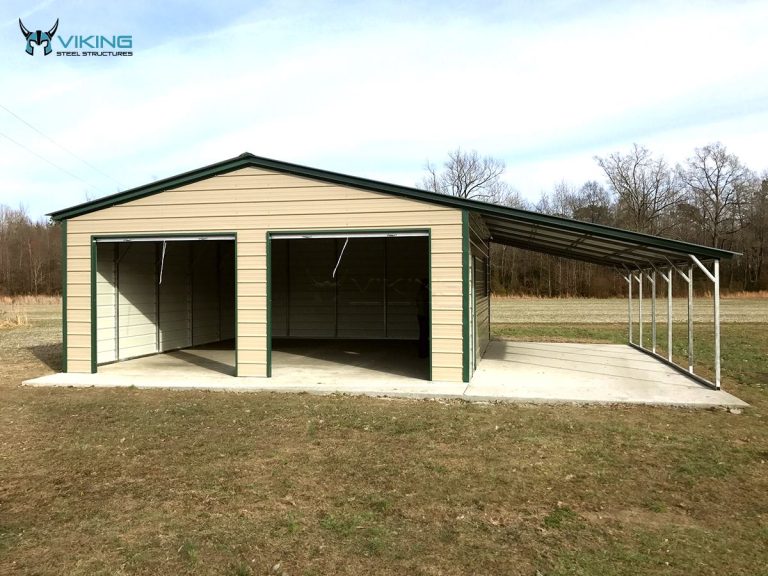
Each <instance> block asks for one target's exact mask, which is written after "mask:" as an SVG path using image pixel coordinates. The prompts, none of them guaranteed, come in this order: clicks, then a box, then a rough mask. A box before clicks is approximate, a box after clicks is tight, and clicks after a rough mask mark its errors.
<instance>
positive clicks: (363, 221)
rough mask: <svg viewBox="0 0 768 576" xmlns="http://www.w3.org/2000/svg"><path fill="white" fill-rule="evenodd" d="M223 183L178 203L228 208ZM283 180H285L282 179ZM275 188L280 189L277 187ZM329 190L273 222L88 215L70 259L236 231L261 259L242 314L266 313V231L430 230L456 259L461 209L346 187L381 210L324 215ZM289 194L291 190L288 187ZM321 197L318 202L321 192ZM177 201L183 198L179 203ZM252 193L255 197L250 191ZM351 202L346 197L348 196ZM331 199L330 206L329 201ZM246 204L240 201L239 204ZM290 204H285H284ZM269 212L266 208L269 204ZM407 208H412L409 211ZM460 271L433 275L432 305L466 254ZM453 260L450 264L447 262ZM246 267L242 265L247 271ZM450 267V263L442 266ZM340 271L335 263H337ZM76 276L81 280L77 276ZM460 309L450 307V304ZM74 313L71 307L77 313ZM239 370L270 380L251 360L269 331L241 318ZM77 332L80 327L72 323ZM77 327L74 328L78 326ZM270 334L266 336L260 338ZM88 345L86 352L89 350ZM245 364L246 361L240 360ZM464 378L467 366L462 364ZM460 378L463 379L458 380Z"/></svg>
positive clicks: (77, 296) (110, 212) (246, 287)
mask: <svg viewBox="0 0 768 576" xmlns="http://www.w3.org/2000/svg"><path fill="white" fill-rule="evenodd" d="M217 178H233V177H232V176H228V175H225V176H217V177H214V178H210V179H208V180H205V181H200V182H196V183H194V184H192V185H190V187H191V188H194V190H193V189H189V190H186V191H179V192H178V193H177V192H174V197H173V200H174V202H176V201H178V202H179V203H180V204H181V205H186V204H195V203H197V202H196V197H195V195H199V194H210V195H211V197H210V198H209V199H213V200H216V199H218V200H219V201H223V200H226V199H227V195H226V194H220V193H219V192H220V190H222V189H228V186H229V185H228V184H225V183H221V182H220V183H214V182H213V181H214V180H216V179H217ZM278 178H283V176H278ZM270 186H271V187H275V186H274V185H270ZM323 188H331V187H323V186H320V187H317V189H313V190H304V191H301V190H300V191H299V194H298V195H297V196H296V197H295V199H291V200H287V199H284V200H285V202H282V201H281V202H280V207H281V210H282V208H284V207H287V206H288V204H291V203H293V204H294V205H295V207H296V209H295V210H290V214H288V213H286V214H285V215H277V216H270V215H268V214H266V215H264V216H263V217H262V216H254V217H244V216H242V215H239V214H238V208H239V204H238V205H234V204H233V205H230V206H231V207H232V214H231V215H229V216H221V217H211V216H208V215H206V214H204V213H203V214H200V216H199V217H194V218H193V217H175V216H174V214H173V213H172V212H167V213H164V214H163V217H162V218H158V219H153V218H152V216H153V210H154V209H153V207H152V206H149V205H147V206H146V211H144V212H142V211H139V212H137V215H136V217H135V218H133V219H126V220H122V219H111V218H113V216H114V213H115V212H116V208H118V207H111V208H104V209H102V210H100V211H98V212H94V213H92V214H89V215H86V216H92V217H93V218H92V219H85V218H84V217H83V216H79V217H74V218H72V219H71V220H70V221H69V228H70V230H69V232H70V233H69V234H68V241H69V242H68V244H69V248H68V251H69V255H70V257H71V256H73V255H75V254H77V255H79V256H81V257H82V256H85V257H88V254H89V252H88V250H89V241H90V235H91V234H105V233H106V234H131V233H172V232H176V233H210V232H233V231H234V232H237V234H238V254H239V256H238V258H240V254H242V257H243V258H247V257H248V256H257V257H260V258H257V259H256V260H252V261H251V262H248V261H247V260H244V259H243V260H242V267H240V268H238V288H237V289H238V298H239V301H238V305H239V306H240V310H241V312H243V311H244V310H243V307H244V306H246V303H247V306H248V307H250V308H253V309H261V310H266V273H265V269H264V268H261V266H262V264H261V263H262V261H263V258H264V255H265V253H266V244H265V238H266V231H267V230H275V231H283V230H296V229H308V230H309V229H311V230H327V229H344V228H354V229H356V230H359V229H363V228H376V229H381V228H393V229H394V228H396V229H401V228H408V227H414V228H419V229H424V228H429V229H430V230H431V236H432V244H433V250H432V255H433V256H435V255H437V254H441V255H442V254H446V253H449V254H450V253H451V249H452V247H453V246H455V245H456V243H457V242H458V244H459V246H460V243H461V216H460V212H459V211H458V210H455V209H452V208H445V207H441V206H436V205H429V204H426V203H423V202H419V201H415V200H410V199H404V198H397V197H390V196H387V195H382V194H379V193H374V192H367V191H361V190H356V189H352V188H345V187H341V186H338V187H336V188H337V190H335V191H333V192H332V194H333V193H337V194H342V195H346V194H350V195H351V196H354V197H359V198H367V199H376V200H377V201H376V202H375V203H368V202H367V203H366V204H369V205H370V206H371V207H372V208H373V209H374V211H373V212H371V213H370V214H365V215H356V214H351V215H350V214H345V213H343V212H342V213H338V214H324V213H317V211H313V210H312V208H313V207H312V206H308V205H307V204H310V205H311V204H314V203H318V204H319V203H322V202H323V201H324V200H322V199H321V198H322V193H323V190H322V189H323ZM286 189H290V186H288V187H286V188H283V189H282V190H283V191H285V190H286ZM241 190H242V191H247V188H242V189H241ZM294 191H295V190H290V192H289V194H293V192H294ZM315 192H317V193H318V195H315V194H314V193H315ZM261 193H263V195H264V196H263V197H264V198H269V197H270V196H271V197H272V198H274V194H273V193H271V192H270V190H269V188H267V189H265V190H262V191H260V192H259V194H261ZM165 194H168V193H167V192H163V193H160V194H157V195H155V196H153V197H149V198H155V199H157V200H159V201H161V202H162V201H163V199H162V196H163V195H165ZM176 194H178V196H176ZM185 194H186V195H187V198H186V199H185V198H182V196H183V195H185ZM248 194H250V192H248ZM345 197H347V196H345ZM329 198H330V197H328V198H327V199H329ZM233 199H234V200H237V201H239V199H238V198H237V197H235V198H233ZM144 200H146V199H139V200H134V201H131V202H128V203H127V204H126V206H128V205H134V206H139V205H142V202H143V201H144ZM281 200H283V199H281ZM261 206H262V207H263V206H264V204H263V203H262V204H261ZM405 206H407V208H408V209H405V208H404V207H405ZM294 212H295V213H299V212H312V214H311V215H309V214H308V215H307V216H302V217H299V218H293V217H292V216H291V214H293V213H294ZM455 258H456V261H457V266H454V267H449V268H440V267H438V268H435V269H434V270H433V275H432V283H433V284H432V286H433V287H432V290H433V296H432V298H433V305H435V306H436V307H440V306H441V302H440V300H441V298H445V297H453V296H455V289H456V287H457V286H459V285H460V279H461V256H460V252H459V253H458V255H455ZM442 259H443V256H440V257H438V261H439V260H442ZM448 260H450V257H449V258H448ZM240 263H241V262H240V260H239V261H238V265H240ZM443 263H446V262H443ZM334 264H335V262H334ZM80 274H84V276H85V277H84V279H81V281H80V283H79V284H78V282H77V276H75V277H74V278H73V279H70V282H68V290H69V292H70V296H69V297H68V302H69V303H70V304H72V303H74V302H80V304H79V305H80V306H84V307H83V310H87V309H89V304H88V303H87V299H86V300H82V297H87V296H88V295H89V290H88V286H89V282H88V275H87V273H86V272H85V271H83V272H82V273H80ZM73 275H74V274H73ZM452 304H453V303H452V302H451V305H452ZM70 308H71V306H70ZM444 320H445V321H446V322H458V325H459V326H460V322H461V318H460V314H459V315H458V317H456V316H453V317H450V318H445V319H444ZM238 321H239V324H238V342H239V346H238V348H239V349H238V363H241V362H242V363H243V366H245V367H244V368H243V370H241V371H239V372H238V373H239V374H241V375H244V376H246V375H258V376H264V375H265V374H266V358H265V360H264V362H265V364H264V365H263V366H262V365H259V366H260V368H258V369H257V368H254V366H256V365H254V364H250V363H249V361H248V354H249V351H250V350H249V349H250V347H255V348H258V349H260V350H264V351H266V348H267V343H266V330H265V325H264V324H263V323H261V324H258V325H256V324H249V323H244V322H243V321H242V319H240V318H239V319H238ZM70 326H73V325H72V324H71V323H70ZM80 326H81V327H80V328H79V329H83V328H84V329H88V328H89V324H88V323H80ZM73 327H74V326H73ZM446 328H448V326H437V327H435V328H434V330H435V331H436V333H437V334H439V333H440V332H441V331H443V330H444V329H446ZM261 332H264V335H259V333H261ZM457 345H458V346H459V350H460V345H461V344H460V338H459V340H458V341H457ZM87 347H88V346H87V344H86V348H87ZM241 358H242V360H241ZM458 368H459V371H460V368H461V366H460V363H459V365H458ZM458 379H460V378H458Z"/></svg>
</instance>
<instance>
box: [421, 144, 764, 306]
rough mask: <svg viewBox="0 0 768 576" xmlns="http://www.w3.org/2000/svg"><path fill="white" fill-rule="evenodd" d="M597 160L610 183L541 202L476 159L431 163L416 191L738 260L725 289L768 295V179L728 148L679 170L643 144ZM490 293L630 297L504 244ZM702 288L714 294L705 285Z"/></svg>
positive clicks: (730, 266)
mask: <svg viewBox="0 0 768 576" xmlns="http://www.w3.org/2000/svg"><path fill="white" fill-rule="evenodd" d="M595 162H596V163H597V164H598V166H600V168H601V169H602V171H603V173H604V174H605V181H604V182H596V181H589V182H585V183H583V184H582V185H580V186H574V185H572V184H570V183H568V182H561V183H559V184H557V185H556V186H554V188H553V189H552V190H551V191H549V192H544V193H542V194H541V197H540V198H539V199H538V201H536V202H528V201H526V200H524V199H523V198H522V197H521V196H520V194H519V193H518V192H517V191H516V190H514V189H513V188H512V187H511V186H510V185H509V184H507V183H506V182H504V181H503V180H502V179H501V177H502V175H503V173H504V163H503V162H502V161H501V160H498V159H495V158H492V157H481V156H480V155H479V154H478V153H477V152H474V151H471V152H466V151H462V150H455V151H452V152H450V153H449V154H448V159H447V160H446V161H445V163H444V165H443V166H442V167H441V168H439V169H438V168H437V167H435V166H433V165H431V164H427V166H426V173H427V174H426V176H425V177H424V179H423V180H422V181H421V182H420V183H419V186H420V187H421V188H423V189H427V190H432V191H435V192H440V193H443V194H450V195H454V196H459V197H462V198H473V199H477V200H483V201H489V202H493V203H497V204H501V205H506V206H511V207H515V208H523V209H528V210H535V211H537V212H543V213H545V214H550V215H554V216H562V217H565V218H573V219H576V220H582V221H586V222H591V223H596V224H605V225H608V226H615V227H619V228H626V229H629V230H635V231H638V232H644V233H648V234H657V235H661V236H666V237H669V238H674V239H677V240H683V241H687V242H693V243H696V244H704V245H708V246H714V247H717V248H722V249H726V250H732V251H734V252H740V253H742V256H741V257H737V258H735V259H733V260H731V261H724V262H723V263H722V265H721V285H722V288H723V290H724V291H757V290H765V289H766V288H768V266H766V262H765V260H766V256H768V172H764V173H763V174H762V175H760V176H759V175H758V174H757V173H755V172H754V171H753V170H751V169H750V168H749V167H747V166H745V165H744V164H743V163H742V162H741V160H740V159H739V158H738V157H737V156H736V155H735V154H732V153H730V152H729V151H728V150H727V148H726V147H725V146H724V145H722V144H721V143H714V144H708V145H706V146H703V147H701V148H696V149H695V150H694V152H693V154H692V155H691V156H690V157H689V158H687V159H686V160H685V161H684V162H682V163H678V164H676V165H674V166H673V165H671V164H670V163H668V162H667V160H665V159H664V158H663V157H662V156H659V155H654V154H653V153H652V152H651V151H650V150H648V149H647V148H645V147H643V146H640V145H637V144H635V145H633V146H632V147H631V148H630V149H629V150H627V151H624V152H615V153H613V154H610V155H608V156H605V157H599V156H596V157H595ZM491 286H492V290H493V292H494V293H495V294H521V295H538V296H548V297H553V296H596V297H604V296H612V295H619V294H621V293H623V292H624V290H625V282H624V280H623V279H621V278H620V277H619V276H618V275H617V274H613V273H608V274H606V268H604V267H601V266H596V265H593V264H589V263H584V262H577V261H573V260H565V259H563V258H558V257H554V256H548V255H545V254H540V253H535V252H530V251H526V250H522V249H519V248H513V247H506V246H500V245H493V246H492V248H491ZM698 288H700V289H709V288H710V287H709V286H707V284H706V283H705V282H702V283H701V284H700V285H699V286H698ZM678 289H682V286H678Z"/></svg>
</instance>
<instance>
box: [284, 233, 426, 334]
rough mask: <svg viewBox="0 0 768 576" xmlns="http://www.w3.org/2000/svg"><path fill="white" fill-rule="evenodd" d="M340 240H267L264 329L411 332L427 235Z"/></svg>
mask: <svg viewBox="0 0 768 576" xmlns="http://www.w3.org/2000/svg"><path fill="white" fill-rule="evenodd" d="M345 241H346V240H345V238H311V239H291V240H278V239H275V240H272V256H271V274H272V335H273V336H274V337H292V338H370V339H385V338H393V339H412V340H416V339H418V336H419V332H418V321H417V304H416V303H417V300H418V296H419V286H420V283H421V282H422V281H425V280H426V279H427V278H428V277H429V270H428V267H429V254H428V247H429V243H428V239H427V238H426V237H403V238H354V237H353V238H350V239H349V242H348V243H347V246H346V249H345V248H344V244H345ZM342 251H343V254H342ZM339 257H341V259H339ZM337 263H338V269H337V271H336V276H335V277H334V276H333V270H334V267H335V266H336V264H337Z"/></svg>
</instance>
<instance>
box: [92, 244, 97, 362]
mask: <svg viewBox="0 0 768 576" xmlns="http://www.w3.org/2000/svg"><path fill="white" fill-rule="evenodd" d="M97 259H98V257H97V253H96V237H95V236H91V374H95V373H96V366H97V362H96V330H97V326H96V316H97V314H96V262H97Z"/></svg>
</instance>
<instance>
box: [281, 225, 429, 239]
mask: <svg viewBox="0 0 768 576" xmlns="http://www.w3.org/2000/svg"><path fill="white" fill-rule="evenodd" d="M398 232H424V233H429V232H430V228H424V227H423V226H422V227H419V228H403V227H402V226H400V227H397V228H315V229H313V230H270V231H269V233H270V234H272V235H278V234H296V235H301V234H314V235H315V236H320V235H322V234H388V233H390V234H397V233H398ZM297 240H300V238H297Z"/></svg>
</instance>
